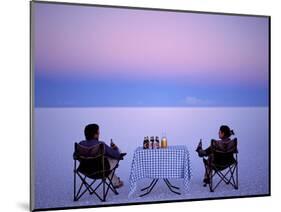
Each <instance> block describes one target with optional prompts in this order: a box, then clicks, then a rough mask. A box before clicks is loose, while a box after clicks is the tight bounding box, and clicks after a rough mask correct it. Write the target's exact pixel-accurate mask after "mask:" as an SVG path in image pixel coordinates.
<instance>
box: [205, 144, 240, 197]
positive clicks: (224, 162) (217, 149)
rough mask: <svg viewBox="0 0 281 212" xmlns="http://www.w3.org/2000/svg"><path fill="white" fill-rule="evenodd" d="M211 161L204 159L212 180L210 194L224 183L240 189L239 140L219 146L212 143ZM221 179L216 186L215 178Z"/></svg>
mask: <svg viewBox="0 0 281 212" xmlns="http://www.w3.org/2000/svg"><path fill="white" fill-rule="evenodd" d="M211 150H212V154H211V156H210V157H211V159H209V160H206V159H203V161H204V164H205V169H206V172H207V173H208V176H209V178H210V183H209V189H210V192H214V190H215V189H216V188H217V187H218V186H219V185H220V184H221V182H224V183H226V184H229V185H232V186H233V188H234V189H238V150H237V138H234V139H233V140H232V141H231V142H228V143H224V144H222V145H221V144H220V145H218V143H217V142H216V141H214V140H213V141H212V142H211ZM216 175H217V176H218V177H219V181H218V182H217V183H216V184H215V183H214V178H215V176H216Z"/></svg>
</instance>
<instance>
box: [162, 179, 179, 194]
mask: <svg viewBox="0 0 281 212" xmlns="http://www.w3.org/2000/svg"><path fill="white" fill-rule="evenodd" d="M163 180H164V182H165V183H166V185H167V186H168V188H169V189H170V191H171V192H173V193H175V194H178V195H180V194H181V193H180V192H177V191H174V190H173V188H175V189H179V187H176V186H173V185H172V184H171V183H170V181H169V180H168V179H163Z"/></svg>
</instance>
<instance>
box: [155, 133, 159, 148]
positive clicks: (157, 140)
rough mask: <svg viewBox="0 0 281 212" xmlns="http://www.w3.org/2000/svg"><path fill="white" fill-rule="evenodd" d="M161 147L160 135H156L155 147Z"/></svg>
mask: <svg viewBox="0 0 281 212" xmlns="http://www.w3.org/2000/svg"><path fill="white" fill-rule="evenodd" d="M159 148H160V144H159V137H158V136H156V138H155V149H159Z"/></svg>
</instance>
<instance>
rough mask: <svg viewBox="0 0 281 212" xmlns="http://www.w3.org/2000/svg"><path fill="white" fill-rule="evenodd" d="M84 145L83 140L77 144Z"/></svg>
mask: <svg viewBox="0 0 281 212" xmlns="http://www.w3.org/2000/svg"><path fill="white" fill-rule="evenodd" d="M85 143H86V141H85V140H82V141H80V142H78V144H80V145H83V144H85Z"/></svg>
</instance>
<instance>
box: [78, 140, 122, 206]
mask: <svg viewBox="0 0 281 212" xmlns="http://www.w3.org/2000/svg"><path fill="white" fill-rule="evenodd" d="M74 149H75V151H74V154H73V159H74V192H73V194H74V198H73V200H74V201H78V200H79V199H80V198H81V197H82V196H83V195H84V194H85V193H86V192H87V191H88V192H89V194H90V195H92V194H95V196H97V197H98V198H99V199H100V200H101V201H102V202H105V201H106V197H107V194H108V191H109V189H110V190H111V191H112V192H113V193H114V194H116V195H117V194H118V192H117V190H116V189H115V187H114V185H113V183H112V177H113V175H114V173H115V170H116V168H117V167H118V164H119V160H118V162H117V164H116V166H115V167H113V168H112V169H110V165H109V162H108V159H107V158H106V156H105V154H104V153H105V146H104V144H97V145H95V146H93V147H90V148H87V147H84V146H82V145H79V144H77V143H75V146H74ZM122 156H123V155H122ZM121 159H123V158H120V160H121ZM77 161H78V162H79V166H78V167H77ZM110 173H112V174H111V175H110ZM77 176H78V177H79V179H80V181H81V182H80V186H79V188H78V191H77V188H76V186H77ZM99 180H100V182H99V183H98V184H97V186H96V187H94V188H93V186H94V185H95V182H97V181H99ZM100 186H102V194H101V195H100V194H99V192H98V191H97V190H98V188H99V187H100ZM83 187H84V188H83Z"/></svg>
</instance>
